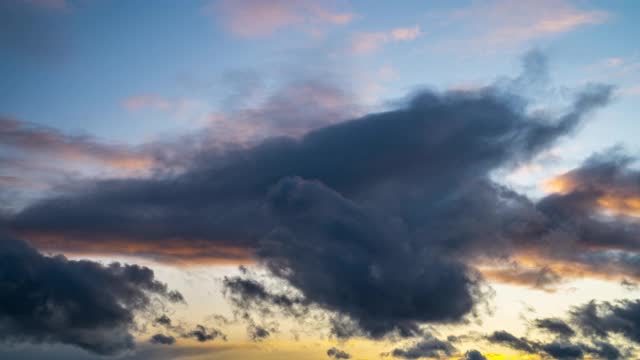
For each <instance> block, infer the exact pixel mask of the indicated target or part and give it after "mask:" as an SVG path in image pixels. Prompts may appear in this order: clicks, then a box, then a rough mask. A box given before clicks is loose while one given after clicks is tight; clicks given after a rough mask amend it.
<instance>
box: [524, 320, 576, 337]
mask: <svg viewBox="0 0 640 360" xmlns="http://www.w3.org/2000/svg"><path fill="white" fill-rule="evenodd" d="M534 326H535V327H536V328H538V329H541V330H544V331H548V332H551V333H553V334H556V335H560V336H564V337H571V336H574V335H575V334H576V332H575V331H574V330H573V329H572V328H571V327H570V326H569V325H568V324H567V323H566V322H564V321H563V320H562V319H556V318H547V319H537V320H536V321H535V322H534Z"/></svg>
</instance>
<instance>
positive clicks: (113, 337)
mask: <svg viewBox="0 0 640 360" xmlns="http://www.w3.org/2000/svg"><path fill="white" fill-rule="evenodd" d="M153 298H159V299H164V300H167V301H171V302H180V301H183V299H182V295H181V294H180V293H177V292H175V291H169V290H168V289H167V287H166V285H165V284H163V283H161V282H159V281H158V280H156V279H155V277H154V273H153V271H152V270H151V269H149V268H146V267H142V266H137V265H121V264H119V263H112V264H111V265H108V266H104V265H101V264H98V263H95V262H91V261H86V260H82V261H73V260H67V259H66V258H64V257H63V256H55V257H48V256H44V255H42V254H40V253H39V252H37V251H36V250H35V249H33V248H32V247H30V246H29V245H27V244H26V243H25V242H22V241H19V240H15V239H12V238H9V237H6V236H2V238H0V340H2V341H5V342H6V341H10V342H31V343H58V344H69V345H74V346H77V347H80V348H83V349H85V350H88V351H91V352H94V353H98V354H117V353H121V352H124V351H127V350H130V349H132V348H133V347H134V339H133V335H132V333H131V331H132V328H133V327H134V316H135V314H136V313H137V312H140V311H144V310H147V309H150V308H151V306H152V299H153Z"/></svg>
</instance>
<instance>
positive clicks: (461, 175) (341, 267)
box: [6, 66, 611, 337]
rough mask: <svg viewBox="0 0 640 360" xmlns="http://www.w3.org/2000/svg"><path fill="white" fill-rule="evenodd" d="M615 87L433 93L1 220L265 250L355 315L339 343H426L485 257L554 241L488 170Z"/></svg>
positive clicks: (453, 312)
mask: <svg viewBox="0 0 640 360" xmlns="http://www.w3.org/2000/svg"><path fill="white" fill-rule="evenodd" d="M528 68H530V69H537V67H535V66H534V67H531V66H529V67H528ZM534 75H535V74H534ZM610 93H611V89H610V88H609V87H607V86H598V85H592V86H588V87H586V88H584V89H582V90H580V91H579V92H578V93H577V94H576V96H575V99H574V101H573V102H572V103H571V104H570V106H569V107H568V108H567V109H566V111H564V112H563V113H562V114H561V115H558V116H557V117H551V116H550V115H545V113H541V112H530V111H528V110H527V109H528V107H527V103H526V101H525V100H524V99H523V98H521V97H520V96H518V95H517V94H514V93H513V92H511V91H509V90H505V89H504V88H499V87H495V86H490V87H487V88H483V89H479V90H476V91H465V92H445V93H436V92H431V91H423V92H421V93H419V94H416V95H414V96H412V97H411V99H410V100H408V101H407V103H406V104H405V105H403V106H400V107H398V108H397V109H395V110H391V111H387V112H383V113H378V114H371V115H367V116H364V117H361V118H358V119H354V120H350V121H345V122H342V123H340V124H336V125H332V126H327V127H324V128H320V129H317V130H314V131H311V132H309V133H307V134H306V135H304V136H303V137H301V138H299V139H298V138H288V137H282V138H274V139H269V140H267V141H265V142H263V143H262V144H260V145H257V146H255V147H251V148H248V149H243V150H231V151H227V152H223V153H219V152H216V153H213V154H212V153H205V154H202V155H201V156H199V157H197V159H196V160H193V161H191V162H190V163H189V166H188V167H187V169H186V170H185V171H184V172H183V173H181V174H179V175H165V176H160V175H158V176H154V177H151V178H145V179H141V178H138V179H124V180H123V179H121V180H106V181H98V182H96V183H94V184H92V185H89V186H87V187H83V188H79V189H74V191H73V192H69V193H68V194H64V195H61V196H57V197H52V198H49V199H45V200H43V201H40V202H37V203H35V204H32V205H31V206H29V207H27V208H26V209H24V210H23V211H21V212H19V213H17V214H14V215H12V216H10V217H9V219H7V221H6V222H7V225H8V227H9V228H11V229H12V230H14V231H16V232H19V233H22V234H27V235H29V236H30V239H32V240H33V241H34V243H36V244H42V245H44V244H46V245H48V246H54V247H57V248H60V249H63V250H67V251H73V250H76V251H79V250H82V251H91V250H92V249H94V251H96V250H95V249H97V251H105V249H114V248H118V247H117V246H114V245H117V244H120V243H122V242H124V243H128V244H131V243H133V244H134V245H135V246H127V248H128V249H134V250H135V251H137V254H142V255H147V256H153V257H155V258H157V259H162V260H176V259H182V260H187V261H188V260H193V259H194V258H196V260H201V259H203V258H204V259H206V258H215V257H225V258H227V259H228V258H230V257H232V258H234V259H239V258H243V257H245V258H246V257H254V258H255V259H257V260H258V261H259V262H260V263H262V264H263V265H265V266H266V267H267V268H268V269H269V270H270V271H271V273H272V274H274V275H275V276H277V277H278V278H280V279H281V280H284V281H285V282H286V283H287V284H289V285H290V286H291V287H292V288H294V289H296V290H297V291H299V293H300V296H299V297H298V299H299V300H297V301H299V303H300V304H301V305H305V306H306V305H313V306H317V307H319V308H322V309H325V310H328V311H331V312H333V313H336V314H337V315H338V316H337V317H336V318H335V319H342V320H344V321H335V322H334V325H335V326H334V327H335V329H334V330H335V333H336V335H344V336H348V335H353V334H363V335H367V336H372V337H381V336H384V335H386V334H389V333H390V332H393V331H399V333H400V334H402V335H412V334H419V333H421V331H420V329H419V325H420V324H421V323H424V322H456V321H460V320H462V319H464V318H465V317H466V316H467V315H469V314H472V313H473V312H474V309H475V307H476V304H477V303H478V302H479V301H482V300H483V296H482V280H481V277H480V276H479V274H478V273H477V271H475V269H474V268H473V267H471V266H470V264H471V263H472V261H473V260H474V259H476V258H483V257H485V258H486V257H491V258H495V257H501V256H508V255H509V254H510V253H511V252H512V251H513V250H514V249H516V248H519V247H522V246H523V244H522V242H526V244H524V245H531V243H535V241H534V240H535V239H536V237H538V236H539V235H545V231H546V229H547V228H546V227H547V225H548V224H549V219H547V218H546V216H547V215H546V212H545V211H544V210H545V209H546V207H544V206H540V207H537V206H536V204H534V203H533V202H531V201H530V200H529V199H527V198H526V197H524V196H522V195H520V194H517V193H515V192H514V191H512V190H511V189H508V188H506V187H504V186H501V185H498V184H496V183H495V182H494V181H492V180H491V175H492V174H493V172H494V171H496V170H498V169H504V168H508V167H511V166H515V165H518V164H520V163H522V162H524V161H527V160H529V159H531V158H532V157H533V156H535V155H536V154H538V153H540V151H542V150H544V149H546V148H548V147H549V146H551V145H552V144H554V143H555V142H556V141H557V140H558V139H559V138H561V137H562V136H564V135H567V134H569V133H571V132H572V131H573V130H574V129H575V128H576V126H577V125H579V124H580V123H581V121H582V120H583V118H584V117H585V116H586V115H587V114H589V113H590V112H591V111H592V110H594V109H596V108H598V107H600V106H603V105H605V104H606V103H607V102H608V101H609V98H610ZM190 160H192V159H190ZM60 235H64V241H58V239H60ZM89 239H90V241H88V240H89ZM514 239H515V240H514ZM229 249H242V251H244V252H242V251H240V252H238V251H236V252H233V251H230V250H229ZM194 250H195V251H194ZM236 280H237V279H236ZM236 280H233V279H231V280H230V281H229V282H228V283H227V284H226V285H228V286H229V285H238V286H236V287H235V288H233V290H234V291H235V294H242V292H243V291H249V294H250V295H251V296H252V297H247V299H259V300H265V301H274V300H278V299H279V300H282V301H284V299H285V298H278V297H277V296H276V297H274V296H268V295H265V294H268V293H264V294H263V295H260V293H259V292H258V293H256V292H253V293H251V292H250V291H254V290H256V287H255V286H254V287H246V286H244V285H247V284H248V283H246V282H245V283H242V282H240V281H236ZM249 285H251V284H249ZM258 290H259V289H258ZM256 294H258V295H256ZM256 296H257V297H256ZM238 298H240V299H242V298H243V297H242V296H241V295H240V296H239V297H238ZM289 300H290V299H289ZM255 302H256V301H253V300H252V304H254V305H255Z"/></svg>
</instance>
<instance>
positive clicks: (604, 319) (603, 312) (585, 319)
mask: <svg viewBox="0 0 640 360" xmlns="http://www.w3.org/2000/svg"><path fill="white" fill-rule="evenodd" d="M639 314H640V301H639V300H621V301H618V302H615V303H611V302H606V301H605V302H602V303H597V302H596V301H591V302H589V303H587V304H585V305H582V306H579V307H576V308H575V309H573V310H572V311H571V317H572V321H573V322H574V323H575V324H576V325H577V326H579V328H580V330H581V331H582V333H583V334H584V335H587V336H592V337H594V338H596V339H606V338H607V337H609V335H610V334H620V335H622V336H624V337H625V338H627V339H629V340H631V341H633V342H635V343H640V320H639V319H640V316H639Z"/></svg>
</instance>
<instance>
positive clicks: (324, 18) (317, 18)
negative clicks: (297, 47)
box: [207, 0, 355, 37]
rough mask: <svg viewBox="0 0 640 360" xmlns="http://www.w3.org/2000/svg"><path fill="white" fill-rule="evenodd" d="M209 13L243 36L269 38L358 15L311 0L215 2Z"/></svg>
mask: <svg viewBox="0 0 640 360" xmlns="http://www.w3.org/2000/svg"><path fill="white" fill-rule="evenodd" d="M207 11H209V12H211V13H213V14H214V15H215V16H216V17H217V18H218V19H219V20H220V21H221V23H222V24H223V25H224V27H225V28H226V29H227V30H228V31H230V32H232V33H233V34H235V35H237V36H241V37H265V36H269V35H271V34H273V33H274V32H276V31H278V30H281V29H283V28H286V27H290V26H298V27H306V28H308V29H311V28H313V27H316V26H320V25H327V24H329V25H344V24H347V23H349V22H350V21H351V20H353V18H354V16H355V15H354V14H352V13H349V12H339V11H335V10H333V9H330V8H327V7H325V6H323V5H321V4H320V3H318V2H315V1H310V0H247V1H242V2H240V1H233V0H222V1H215V2H212V3H211V4H210V5H209V6H208V7H207Z"/></svg>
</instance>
